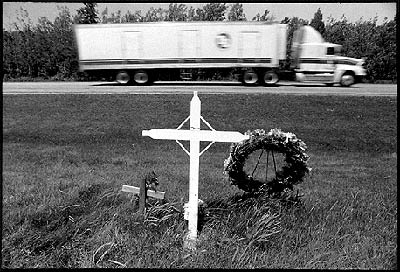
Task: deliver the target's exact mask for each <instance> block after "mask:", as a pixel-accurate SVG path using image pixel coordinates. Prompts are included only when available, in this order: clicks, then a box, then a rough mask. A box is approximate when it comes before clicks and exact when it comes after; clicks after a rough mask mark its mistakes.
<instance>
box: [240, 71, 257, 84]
mask: <svg viewBox="0 0 400 272" xmlns="http://www.w3.org/2000/svg"><path fill="white" fill-rule="evenodd" d="M257 81H258V75H257V73H256V72H254V71H251V70H250V71H245V72H244V73H243V84H244V85H247V86H254V85H256V84H257Z"/></svg>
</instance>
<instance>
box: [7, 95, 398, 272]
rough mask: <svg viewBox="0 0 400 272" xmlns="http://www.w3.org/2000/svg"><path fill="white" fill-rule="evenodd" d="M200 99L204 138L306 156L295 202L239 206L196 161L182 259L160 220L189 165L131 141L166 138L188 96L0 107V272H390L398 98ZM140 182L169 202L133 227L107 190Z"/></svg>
mask: <svg viewBox="0 0 400 272" xmlns="http://www.w3.org/2000/svg"><path fill="white" fill-rule="evenodd" d="M199 96H200V99H201V101H202V115H203V117H204V118H205V119H206V120H207V121H208V122H210V123H211V125H212V126H213V127H214V128H215V129H217V130H235V131H241V132H245V131H247V130H253V129H256V128H263V129H265V130H269V129H271V128H280V129H282V130H283V131H285V132H293V133H295V134H296V135H297V137H298V138H300V139H301V140H303V141H304V142H305V143H306V144H307V146H308V152H307V153H308V154H309V155H310V160H309V166H310V167H312V168H313V170H312V172H311V173H310V175H308V176H307V177H306V179H305V182H304V183H302V184H300V185H298V186H297V187H296V190H298V191H299V193H300V194H303V196H302V197H301V200H302V201H301V203H297V204H295V205H291V206H290V205H289V206H288V205H285V204H284V203H282V202H280V201H278V200H268V199H258V200H256V199H252V198H250V199H241V195H242V192H241V191H240V190H238V189H237V188H236V187H233V186H231V185H230V184H229V181H228V180H227V178H226V176H224V175H223V162H224V159H225V158H227V157H228V155H229V144H224V143H216V144H214V145H213V146H212V147H211V148H210V149H209V150H208V151H207V152H205V153H204V155H203V156H202V157H201V160H200V182H199V184H200V187H199V196H200V198H201V199H203V200H204V201H205V202H206V203H207V204H208V206H209V209H208V211H209V216H208V217H206V219H207V220H206V221H205V222H204V224H203V229H202V231H201V232H200V233H199V243H198V250H197V251H196V252H186V251H184V250H183V249H182V241H183V235H184V229H185V223H184V220H183V215H182V213H181V212H177V211H175V210H174V209H173V207H176V208H177V209H178V210H181V209H182V207H181V203H182V199H183V201H185V202H186V201H187V200H188V176H189V159H188V156H187V155H186V154H185V153H184V152H183V151H182V150H181V149H180V147H179V146H178V145H177V144H176V143H175V142H174V141H165V140H153V139H151V138H149V137H142V136H141V131H142V130H144V129H151V128H175V127H177V126H178V125H179V124H180V123H181V122H182V121H183V120H184V119H185V118H186V117H187V116H188V114H189V101H190V99H191V95H185V94H175V95H18V96H3V187H2V194H3V205H2V215H3V232H2V267H3V268H4V267H9V268H15V267H27V268H28V267H155V268H160V267H162V268H188V267H200V268H219V267H227V268H339V269H349V268H361V269H363V268H366V269H396V268H397V168H396V165H397V133H396V131H397V118H396V117H397V98H393V97H340V96H332V97H330V96H289V95H288V96H286V95H272V94H235V95H230V94H229V95H228V94H226V95H211V94H201V93H200V95H199ZM204 128H206V127H204ZM186 145H187V146H188V144H187V143H186ZM202 146H205V144H203V145H202ZM150 170H155V172H156V173H157V174H158V175H159V181H160V186H159V187H160V188H159V189H160V190H161V191H166V196H167V199H168V203H166V204H164V205H163V206H161V205H156V204H154V203H153V204H154V206H153V207H152V208H151V209H150V211H149V214H148V217H147V218H143V217H141V216H140V215H139V214H137V213H136V210H137V205H136V203H135V200H134V199H133V198H132V197H131V196H130V195H129V194H127V193H123V192H121V191H120V190H121V186H122V185H123V184H131V185H136V186H138V185H139V181H140V180H141V179H142V178H143V176H144V175H145V174H146V173H147V172H148V171H150ZM240 199H241V200H240ZM239 200H240V201H239Z"/></svg>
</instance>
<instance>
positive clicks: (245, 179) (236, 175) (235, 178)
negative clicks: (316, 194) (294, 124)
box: [224, 128, 311, 193]
mask: <svg viewBox="0 0 400 272" xmlns="http://www.w3.org/2000/svg"><path fill="white" fill-rule="evenodd" d="M245 134H246V135H249V136H250V138H249V139H247V140H244V141H241V142H239V143H233V144H232V145H231V149H230V153H229V157H228V158H227V159H225V161H224V171H225V173H226V174H227V175H228V176H229V180H230V181H231V184H233V185H236V186H238V188H239V189H242V190H244V191H246V192H256V191H259V190H266V191H267V192H269V193H279V192H283V191H285V190H287V189H292V188H293V185H295V184H298V183H301V182H302V181H303V178H304V176H305V174H307V173H309V172H310V171H311V168H310V167H308V166H307V161H308V159H309V156H308V155H307V154H306V153H305V151H306V150H307V146H306V144H305V143H304V142H303V141H302V140H300V139H298V138H297V137H296V135H295V134H294V133H291V132H283V131H281V130H280V129H277V128H274V129H271V130H270V131H269V132H268V133H266V132H265V130H263V129H255V130H253V131H247V132H246V133H245ZM260 149H263V150H266V151H273V152H278V153H282V154H283V155H284V156H285V159H284V161H285V165H284V166H283V167H282V169H281V170H280V171H277V173H276V177H275V179H274V180H272V181H271V182H268V183H264V182H262V181H260V180H257V179H255V178H253V177H252V176H251V175H248V174H247V173H245V171H244V170H243V168H244V164H245V161H246V159H247V158H248V156H249V155H250V154H251V153H252V152H254V151H256V150H260Z"/></svg>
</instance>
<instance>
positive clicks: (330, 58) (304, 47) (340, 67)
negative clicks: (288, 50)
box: [292, 26, 366, 87]
mask: <svg viewBox="0 0 400 272" xmlns="http://www.w3.org/2000/svg"><path fill="white" fill-rule="evenodd" d="M341 49H342V46H341V45H339V44H333V43H328V42H325V41H324V39H323V38H322V36H321V34H320V33H319V32H318V31H316V30H315V29H314V28H312V27H311V26H303V27H301V28H300V29H298V30H297V31H295V32H294V34H293V43H292V69H293V70H294V72H295V74H296V81H299V82H320V83H325V84H326V85H334V84H340V85H341V86H344V87H349V86H351V85H353V84H355V83H357V82H360V81H361V80H362V78H363V77H364V76H365V75H366V70H365V69H364V67H363V64H364V62H365V61H364V60H363V59H355V58H349V57H345V56H341V54H340V53H341Z"/></svg>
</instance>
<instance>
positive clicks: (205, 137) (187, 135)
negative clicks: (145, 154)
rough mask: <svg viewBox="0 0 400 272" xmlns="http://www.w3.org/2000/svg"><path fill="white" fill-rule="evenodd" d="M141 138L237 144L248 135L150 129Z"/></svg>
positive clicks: (226, 132) (212, 131) (230, 132)
mask: <svg viewBox="0 0 400 272" xmlns="http://www.w3.org/2000/svg"><path fill="white" fill-rule="evenodd" d="M142 136H149V137H151V138H153V139H164V140H184V141H190V140H194V141H204V142H223V143H237V142H241V141H243V140H247V139H249V135H243V134H242V133H240V132H237V131H215V130H182V129H180V130H177V129H150V130H143V131H142Z"/></svg>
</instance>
